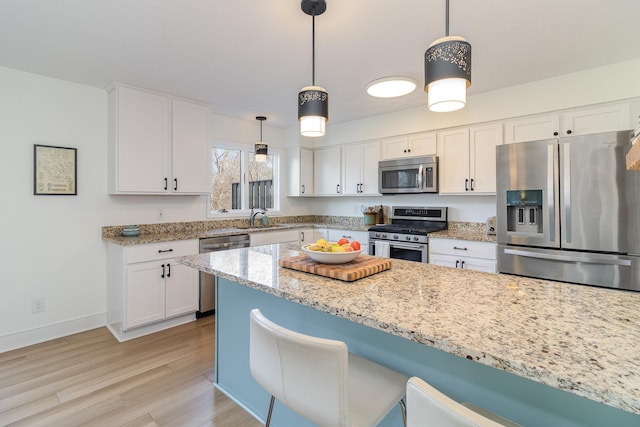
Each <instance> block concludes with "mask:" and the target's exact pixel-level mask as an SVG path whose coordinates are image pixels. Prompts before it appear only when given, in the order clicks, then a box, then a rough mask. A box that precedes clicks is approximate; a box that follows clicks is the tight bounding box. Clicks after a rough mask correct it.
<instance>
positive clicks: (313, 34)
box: [311, 0, 448, 86]
mask: <svg viewBox="0 0 640 427" xmlns="http://www.w3.org/2000/svg"><path fill="white" fill-rule="evenodd" d="M447 1H448V0H447ZM315 85H316V8H315V6H314V7H313V10H312V11H311V86H315Z"/></svg>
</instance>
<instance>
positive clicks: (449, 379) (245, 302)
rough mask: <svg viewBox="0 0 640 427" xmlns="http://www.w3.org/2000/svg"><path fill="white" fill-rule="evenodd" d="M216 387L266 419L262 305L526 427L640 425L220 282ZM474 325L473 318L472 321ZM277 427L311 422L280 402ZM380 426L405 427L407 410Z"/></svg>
mask: <svg viewBox="0 0 640 427" xmlns="http://www.w3.org/2000/svg"><path fill="white" fill-rule="evenodd" d="M216 291H217V298H216V341H215V345H216V366H215V385H216V387H217V388H219V389H220V390H221V391H222V392H224V393H225V394H227V395H228V396H229V397H230V398H232V399H233V400H235V401H236V402H237V403H238V404H240V405H241V406H242V407H243V408H245V409H246V410H247V411H249V412H250V413H252V414H253V415H254V416H256V417H257V418H258V419H260V420H262V421H263V422H264V420H265V418H266V414H267V408H268V405H269V395H268V393H267V392H266V391H265V390H264V389H262V387H260V385H259V384H258V383H256V382H255V381H254V380H253V377H252V376H251V372H250V370H249V312H250V311H251V309H253V308H260V309H261V310H262V311H263V313H264V314H265V315H266V316H267V317H268V318H270V319H272V320H273V321H275V322H276V323H279V324H281V325H282V326H284V327H287V328H290V329H293V330H296V331H298V332H302V333H306V334H310V335H315V336H319V337H324V338H331V339H338V340H342V341H344V342H346V343H347V345H348V347H349V351H350V352H352V353H356V354H359V355H361V356H363V357H367V358H369V359H371V360H374V361H376V362H378V363H380V364H383V365H385V366H388V367H390V368H392V369H395V370H397V371H399V372H402V373H404V374H405V375H407V376H414V375H415V376H418V377H421V378H423V379H424V380H425V381H427V382H429V383H430V384H432V385H433V386H434V387H436V388H438V389H439V390H441V391H442V392H443V393H445V394H447V395H449V396H450V397H452V398H453V399H455V400H458V401H460V402H472V403H474V404H476V405H479V406H481V407H483V408H485V409H488V410H490V411H492V412H495V413H496V414H499V415H500V416H503V417H505V418H508V419H510V420H512V421H514V422H517V423H519V424H522V425H523V426H526V427H536V426H540V427H550V426H554V427H556V426H557V427H564V426H566V427H578V426H594V427H596V426H598V427H605V426H617V427H623V426H629V427H631V426H634V427H638V426H640V416H638V415H634V414H632V413H630V412H626V411H622V410H619V409H616V408H613V407H611V406H608V405H604V404H602V403H599V402H595V401H592V400H589V399H586V398H583V397H581V396H578V395H574V394H571V393H568V392H565V391H562V390H559V389H556V388H553V387H549V386H547V385H544V384H541V383H537V382H535V381H532V380H529V379H526V378H523V377H519V376H517V375H513V374H510V373H507V372H504V371H502V370H499V369H495V368H492V367H490V366H486V365H483V364H481V363H478V362H475V361H472V360H467V359H464V358H462V357H459V356H455V355H452V354H449V353H446V352H444V351H440V350H437V349H434V348H431V347H428V346H425V345H423V344H419V343H415V342H412V341H409V340H407V339H404V338H401V337H398V336H395V335H391V334H389V333H386V332H384V331H382V330H377V329H373V328H370V327H367V326H364V325H360V324H358V323H355V322H352V321H349V320H346V319H343V318H340V317H338V316H335V315H332V314H328V313H324V312H321V311H318V310H315V309H313V308H310V307H306V306H304V305H301V304H298V303H295V302H291V301H288V300H286V299H283V298H281V297H278V296H274V295H271V294H269V293H266V292H263V291H260V290H257V289H252V288H249V287H246V286H244V285H241V284H238V283H235V282H232V281H229V280H227V279H224V278H220V277H218V278H217V284H216ZM469 321H473V320H472V319H470V320H469ZM271 425H272V426H274V427H304V426H312V424H311V423H309V422H308V421H306V420H304V419H302V418H301V417H299V416H298V415H297V414H295V413H293V412H291V411H290V410H288V409H287V408H286V407H284V406H283V405H281V404H280V403H278V402H276V405H275V407H274V412H273V418H272V420H271ZM380 426H385V427H386V426H389V427H391V426H394V427H396V426H397V427H400V426H402V418H401V414H400V410H399V408H397V407H396V408H394V410H393V411H392V412H391V413H390V414H389V416H387V417H386V418H385V419H384V420H383V422H382V423H381V424H380Z"/></svg>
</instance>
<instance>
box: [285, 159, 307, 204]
mask: <svg viewBox="0 0 640 427" xmlns="http://www.w3.org/2000/svg"><path fill="white" fill-rule="evenodd" d="M287 174H288V176H287V181H288V183H287V193H288V196H292V197H298V196H311V195H313V151H312V150H309V149H306V148H291V149H289V150H288V151H287Z"/></svg>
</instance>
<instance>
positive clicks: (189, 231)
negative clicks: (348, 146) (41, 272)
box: [102, 217, 496, 246]
mask: <svg viewBox="0 0 640 427" xmlns="http://www.w3.org/2000/svg"><path fill="white" fill-rule="evenodd" d="M309 219H311V220H315V221H314V222H308V221H307V220H309ZM270 221H271V222H272V223H270V225H268V226H262V225H258V226H256V227H248V225H247V223H248V221H247V220H245V219H242V220H240V219H238V220H226V221H192V222H184V223H165V224H146V225H141V226H140V235H138V236H133V237H125V236H122V235H120V232H121V231H122V227H123V226H105V227H102V238H103V240H107V241H109V242H113V243H116V244H118V245H122V246H132V245H144V244H148V243H159V242H171V241H176V240H189V239H201V238H206V237H220V236H230V235H237V234H249V233H261V232H267V231H282V230H288V229H302V228H333V229H340V230H357V231H367V230H368V228H369V226H366V225H363V224H362V220H361V219H360V218H359V217H311V218H309V217H293V218H292V217H275V218H270ZM429 236H430V237H438V238H443V239H457V240H475V241H481V242H495V241H496V236H495V235H487V234H486V233H485V229H484V224H483V223H475V222H453V221H450V222H449V229H448V230H444V231H438V232H435V233H430V234H429Z"/></svg>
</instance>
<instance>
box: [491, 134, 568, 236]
mask: <svg viewBox="0 0 640 427" xmlns="http://www.w3.org/2000/svg"><path fill="white" fill-rule="evenodd" d="M496 174H497V181H496V200H497V206H496V219H497V232H496V235H497V236H496V237H497V239H498V242H499V243H508V244H514V245H527V246H539V247H547V248H559V247H560V221H559V220H560V212H559V209H557V206H558V200H559V196H558V190H559V189H558V185H559V180H558V140H557V139H556V138H553V139H548V140H543V141H532V142H523V143H518V144H507V145H501V146H498V147H497V148H496Z"/></svg>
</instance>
